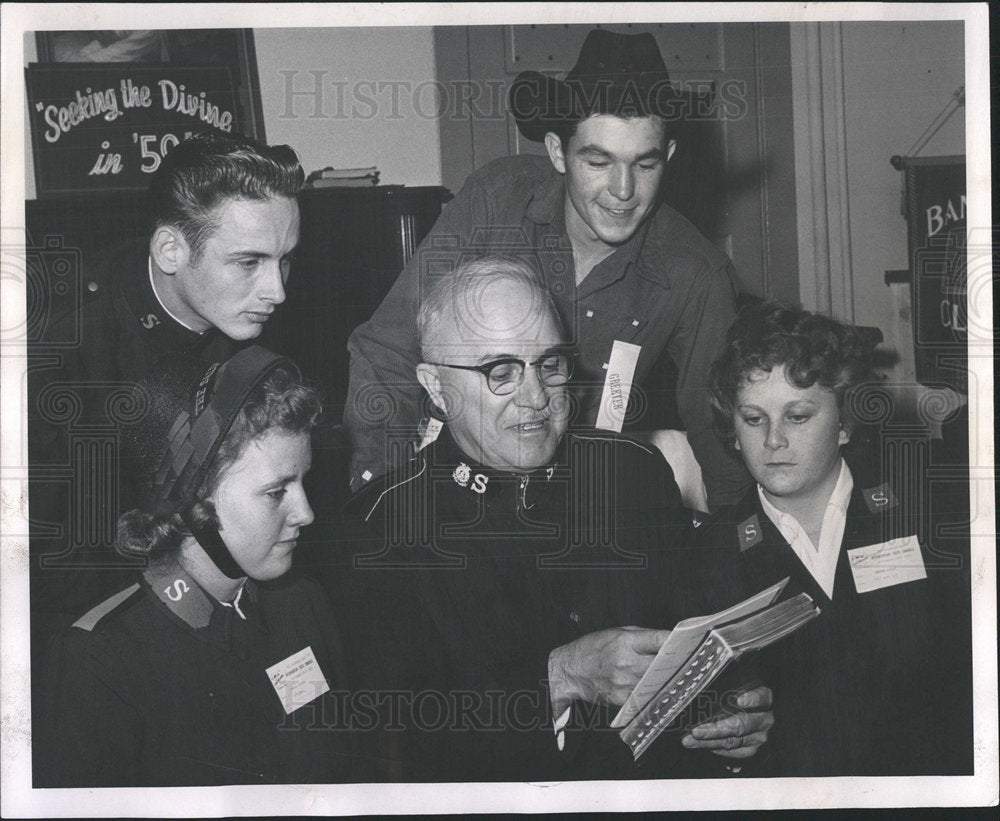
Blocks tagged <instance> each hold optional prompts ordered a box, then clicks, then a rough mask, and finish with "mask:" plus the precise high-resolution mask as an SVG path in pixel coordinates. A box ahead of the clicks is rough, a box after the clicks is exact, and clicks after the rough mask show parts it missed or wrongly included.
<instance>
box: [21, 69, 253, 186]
mask: <svg viewBox="0 0 1000 821" xmlns="http://www.w3.org/2000/svg"><path fill="white" fill-rule="evenodd" d="M25 78H26V83H27V88H28V114H29V119H30V123H31V141H32V148H33V151H34V158H35V182H36V185H37V190H38V193H39V194H60V193H69V192H76V191H96V190H100V191H107V190H120V189H142V190H145V189H146V188H147V186H148V185H149V176H150V174H152V173H153V172H154V171H156V169H157V168H159V167H160V163H161V162H162V160H163V157H164V156H165V155H166V153H167V152H168V151H169V150H170V149H171V148H172V147H173V146H175V145H177V143H178V142H180V141H181V140H183V139H185V138H186V137H188V136H190V135H191V134H194V133H197V132H199V131H205V130H208V129H217V130H219V131H222V132H225V133H227V134H230V133H241V132H242V123H241V122H240V118H239V113H240V110H239V108H238V106H237V97H236V91H235V85H234V81H233V77H232V73H231V71H230V69H229V67H227V66H179V65H155V66H154V65H149V64H145V65H143V64H135V63H58V64H52V65H30V66H28V67H27V68H26V69H25Z"/></svg>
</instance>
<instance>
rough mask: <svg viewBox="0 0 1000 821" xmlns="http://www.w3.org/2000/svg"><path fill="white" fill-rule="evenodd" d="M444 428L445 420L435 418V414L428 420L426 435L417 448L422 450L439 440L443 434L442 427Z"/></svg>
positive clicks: (425, 429)
mask: <svg viewBox="0 0 1000 821" xmlns="http://www.w3.org/2000/svg"><path fill="white" fill-rule="evenodd" d="M442 428H444V422H442V421H441V420H440V419H435V418H434V417H433V416H432V417H431V418H430V419H428V420H427V427H426V428H424V435H423V437H421V439H420V444H419V445H418V446H417V450H418V451H421V450H423V449H424V448H425V447H427V446H428V445H430V444H431V443H433V442H436V441H437V438H438V436H440V435H441V429H442Z"/></svg>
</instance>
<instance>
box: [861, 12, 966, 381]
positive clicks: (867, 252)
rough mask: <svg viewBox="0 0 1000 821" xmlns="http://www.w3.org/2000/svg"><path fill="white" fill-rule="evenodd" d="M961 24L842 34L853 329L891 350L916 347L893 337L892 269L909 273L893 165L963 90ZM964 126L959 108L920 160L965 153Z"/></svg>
mask: <svg viewBox="0 0 1000 821" xmlns="http://www.w3.org/2000/svg"><path fill="white" fill-rule="evenodd" d="M963 25H964V24H963V23H962V22H961V21H956V22H951V21H941V22H912V21H901V22H895V23H882V22H872V23H845V24H844V26H843V53H844V63H843V64H844V101H845V114H846V131H847V176H848V186H849V203H850V231H851V234H850V236H851V266H852V272H853V283H854V321H855V323H857V324H858V325H875V326H877V327H879V328H881V329H882V331H883V333H884V334H885V336H886V346H887V347H889V348H896V349H898V347H899V346H901V345H908V346H911V347H912V345H913V340H912V338H911V339H896V338H894V335H893V334H894V329H895V328H896V327H897V322H896V318H895V307H894V304H893V298H892V294H891V291H890V289H889V287H888V286H886V284H885V281H884V279H883V275H884V272H885V271H887V270H893V269H905V268H908V267H909V261H908V259H907V256H908V251H907V237H906V220H905V218H904V217H903V215H902V213H901V212H900V204H901V192H902V184H903V180H902V173H901V172H899V171H897V170H896V169H895V168H893V167H892V165H891V164H890V162H889V159H890V158H891V157H892V156H893V155H896V154H899V155H903V154H906V153H907V151H908V150H909V149H910V147H911V146H912V145H913V144H914V143H915V142H916V140H917V139H918V138H919V137H920V135H921V134H923V133H924V131H925V129H927V127H928V126H929V125H931V123H932V122H933V121H934V119H935V117H936V116H937V115H938V114H939V113H940V112H941V111H942V109H944V107H945V106H946V104H947V103H948V101H949V99H950V98H951V97H952V94H953V93H954V92H955V90H956V89H957V88H958V87H959V86H961V85H963V84H964V83H965V49H964V44H963V37H964V30H963ZM964 124H965V109H964V108H960V109H959V110H958V111H956V112H955V113H954V115H953V116H952V117H951V118H950V119H949V120H948V121H947V122H946V123H945V124H944V126H943V127H942V128H941V129H940V131H938V132H937V134H935V136H934V137H933V138H932V139H931V140H930V142H929V143H928V144H927V145H926V146H925V147H924V149H923V150H922V151H920V153H919V155H918V156H923V157H932V156H940V155H948V154H964V153H965V125H964ZM896 376H899V374H896Z"/></svg>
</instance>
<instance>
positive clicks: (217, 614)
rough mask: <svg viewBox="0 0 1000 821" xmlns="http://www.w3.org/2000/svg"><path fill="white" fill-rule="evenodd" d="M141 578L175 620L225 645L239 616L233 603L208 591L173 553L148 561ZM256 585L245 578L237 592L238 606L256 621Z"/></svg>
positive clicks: (202, 635)
mask: <svg viewBox="0 0 1000 821" xmlns="http://www.w3.org/2000/svg"><path fill="white" fill-rule="evenodd" d="M142 577H143V581H144V583H145V584H146V586H148V587H149V590H150V592H151V593H152V594H153V596H155V597H156V598H157V599H158V600H159V602H160V604H162V605H163V606H164V607H165V608H166V609H167V610H168V611H169V612H170V613H171V614H172V615H173V616H174V617H175V618H176V619H177V620H179V621H180V622H182V623H183V624H184V625H185V626H186V627H187V628H188V629H190V630H191V631H192V632H194V633H195V634H196V635H197V636H198V637H199V638H202V639H204V640H205V641H208V642H210V643H212V644H218V645H222V646H226V647H228V646H229V644H230V642H231V637H232V625H233V619H239V618H240V617H239V616H238V615H237V614H236V611H235V609H234V608H233V607H231V606H230V607H226V606H223V605H222V604H221V603H220V602H218V601H217V600H216V599H215V598H214V597H213V596H211V595H209V593H207V592H206V591H205V590H204V588H202V587H201V585H199V584H198V582H196V581H195V580H194V578H192V576H191V574H190V573H188V572H187V571H186V570H185V569H184V568H183V567H182V566H181V565H180V563H179V562H178V561H177V559H176V557H175V556H173V555H170V556H167V557H165V558H164V559H162V560H161V561H158V562H156V563H154V564H151V565H150V566H149V567H148V568H147V569H146V570H145V571H144V572H143V574H142ZM257 598H258V591H257V586H256V584H255V583H254V581H253V580H252V579H247V580H246V582H245V584H244V586H243V588H242V591H241V595H240V599H239V604H240V610H241V611H242V612H243V613H244V614H246V616H247V618H248V619H255V618H256V619H257V620H258V621H259V616H258V614H259V610H258V608H257V607H256V606H255V605H256V602H257Z"/></svg>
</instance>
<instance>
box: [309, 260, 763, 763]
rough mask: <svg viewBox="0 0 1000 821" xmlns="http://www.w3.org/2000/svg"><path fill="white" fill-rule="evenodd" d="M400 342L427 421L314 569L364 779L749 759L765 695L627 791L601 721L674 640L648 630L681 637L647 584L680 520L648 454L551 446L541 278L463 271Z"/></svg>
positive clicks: (596, 439) (546, 313)
mask: <svg viewBox="0 0 1000 821" xmlns="http://www.w3.org/2000/svg"><path fill="white" fill-rule="evenodd" d="M417 326H418V329H419V334H420V343H421V352H422V358H423V361H422V362H421V363H420V364H419V365H418V366H417V368H416V375H417V378H418V379H419V381H420V384H421V385H422V386H423V387H424V389H425V391H426V394H427V397H428V400H429V401H430V402H431V403H433V405H434V406H435V408H436V409H437V410H438V411H439V413H438V416H439V417H440V418H442V419H444V422H443V423H441V424H440V425H437V426H435V427H433V428H431V430H430V431H429V432H428V435H427V436H425V441H424V443H423V445H424V446H423V447H422V448H421V449H420V450H419V451H418V452H417V454H416V456H415V457H414V458H413V459H412V460H411V462H410V463H409V464H408V465H407V466H406V467H405V468H404V469H403V470H401V471H398V472H395V473H393V474H390V476H389V477H387V478H384V479H381V480H378V481H376V482H373V483H371V485H370V486H368V487H366V488H365V489H364V490H363V491H362V492H361V493H360V494H358V495H357V496H355V497H354V499H353V500H352V502H351V504H350V505H349V509H348V514H349V515H348V521H347V522H346V523H345V524H344V525H343V528H342V529H341V530H339V531H338V533H337V537H336V539H337V545H336V547H335V548H334V549H331V550H330V551H328V556H329V557H330V558H329V559H325V560H324V562H325V564H324V567H323V568H321V570H322V572H323V574H324V575H325V576H326V577H327V578H328V581H329V584H330V586H331V587H332V589H333V593H334V599H335V600H336V601H337V602H338V604H339V606H340V608H341V610H342V616H343V618H344V619H345V624H346V625H347V629H346V630H345V632H346V633H347V635H348V636H349V638H348V641H349V643H350V645H351V646H350V648H349V651H350V655H351V656H352V657H353V658H354V660H355V662H356V669H355V676H354V680H353V685H354V687H355V692H354V693H352V700H351V706H352V707H353V708H355V710H356V711H357V715H356V716H355V717H366V718H367V719H368V720H367V726H366V727H365V729H369V730H371V732H369V733H367V734H365V735H366V737H367V741H368V742H369V744H368V745H367V750H368V753H369V754H370V755H371V756H373V757H374V758H375V759H376V760H377V761H378V762H379V766H380V777H381V778H385V779H390V780H402V781H422V780H432V781H470V780H472V781H484V780H488V781H494V780H515V781H523V780H539V779H543V780H555V779H571V778H618V777H631V776H635V775H644V776H646V777H661V778H662V777H670V776H678V775H680V774H687V775H691V774H694V770H695V769H697V768H694V766H693V765H694V763H695V762H696V761H697V762H699V767H700V766H702V765H704V764H705V763H706V762H707V761H708V760H711V761H713V762H714V763H718V759H713V758H712V757H711V756H707V755H705V754H704V753H702V754H694V753H691V752H689V751H687V750H685V747H696V748H697V747H701V748H704V749H709V750H713V751H716V752H720V753H723V754H725V755H727V756H730V757H737V758H742V757H747V756H750V755H753V754H754V753H755V752H756V750H757V748H758V747H759V746H760V745H761V744H762V743H764V741H765V740H766V736H767V730H768V728H769V727H770V724H771V721H772V716H771V714H770V712H769V711H768V708H769V706H770V691H768V690H767V689H766V688H758V689H756V690H752V691H750V692H748V693H745V694H744V696H743V697H742V698H743V701H742V702H741V706H742V707H744V708H747V709H748V711H747V712H743V713H740V714H738V715H735V716H730V717H728V718H726V719H722V720H720V721H717V722H714V723H711V724H702V725H700V726H699V727H698V728H697V729H695V730H693V731H691V732H687V733H677V734H674V736H673V738H670V739H668V740H665V741H663V742H661V744H660V747H661V751H662V753H663V755H661V756H660V757H659V758H658V760H655V761H650V762H644V764H646V766H645V767H644V769H643V770H642V771H637V770H636V769H635V768H634V767H633V766H632V764H631V756H630V755H629V754H628V750H627V748H626V746H625V745H624V744H623V743H622V742H621V741H619V740H618V739H617V737H616V733H615V732H614V731H610V730H609V729H608V720H609V718H610V716H609V715H607V713H606V710H607V708H608V705H620V704H622V703H623V702H624V700H625V698H626V697H627V696H628V694H629V692H630V691H631V689H632V687H633V686H634V685H635V684H636V682H637V681H638V680H639V678H640V677H641V676H642V674H643V673H644V672H645V670H646V668H647V667H648V665H649V663H650V661H651V660H652V658H653V656H654V654H655V653H656V652H657V650H658V649H659V647H660V645H661V644H662V642H663V641H664V640H665V639H666V637H667V635H668V633H669V631H668V630H667V629H653V627H655V628H669V627H670V626H672V625H673V624H674V623H675V622H676V616H675V615H674V614H673V613H672V612H671V610H670V599H671V587H672V585H673V584H675V581H674V580H672V579H670V578H668V577H667V575H666V574H665V573H664V571H663V569H662V568H664V567H665V564H664V562H665V560H666V558H667V557H668V554H669V552H670V551H671V550H672V549H674V548H675V547H677V546H678V545H680V544H683V543H685V542H686V541H687V536H688V534H689V528H690V516H689V514H688V512H687V511H686V510H685V509H684V508H683V507H682V505H681V500H680V494H679V492H678V490H677V486H676V484H675V482H674V479H673V475H672V473H671V471H670V467H669V466H668V465H667V463H666V462H665V461H664V459H663V457H662V456H661V455H660V454H659V452H657V451H656V450H655V449H653V448H651V447H649V446H647V445H645V444H642V443H640V442H637V441H633V440H631V439H628V438H625V437H622V436H619V435H616V434H612V433H606V432H594V431H588V432H586V433H581V434H577V433H572V432H567V427H568V424H569V422H570V419H571V417H572V414H573V410H574V408H573V406H572V400H571V394H570V392H569V389H568V383H569V381H570V377H571V375H572V365H573V359H574V357H573V355H572V353H571V351H570V350H568V349H567V347H566V345H565V341H564V335H563V332H562V330H561V328H560V325H559V322H558V319H557V314H556V313H555V310H554V309H553V306H552V304H551V297H550V296H549V294H548V291H547V290H546V289H545V288H544V287H543V286H542V285H541V284H540V282H539V279H538V277H537V275H536V274H535V273H534V272H533V271H532V270H531V269H529V268H527V267H526V265H525V264H524V263H522V262H519V261H515V260H511V259H505V258H498V257H487V258H482V259H479V260H476V261H473V262H471V263H467V264H465V265H463V266H460V267H459V268H458V269H456V270H455V271H454V272H452V273H450V274H447V275H445V276H444V277H442V278H440V279H439V280H438V281H437V282H436V283H435V284H434V286H433V287H432V289H431V290H430V292H429V293H428V295H427V296H426V298H425V299H424V301H423V304H422V305H421V308H420V312H419V315H418V317H417ZM327 562H328V563H327ZM623 625H651V626H652V627H651V628H650V629H645V628H639V627H632V626H623ZM362 701H364V704H362V703H361V702H362ZM376 713H378V714H379V716H380V719H381V721H380V722H377V726H375V724H376V722H373V721H372V720H371V717H372V716H373V715H374V714H376ZM349 715H351V713H350V711H349ZM600 731H603V732H600Z"/></svg>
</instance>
